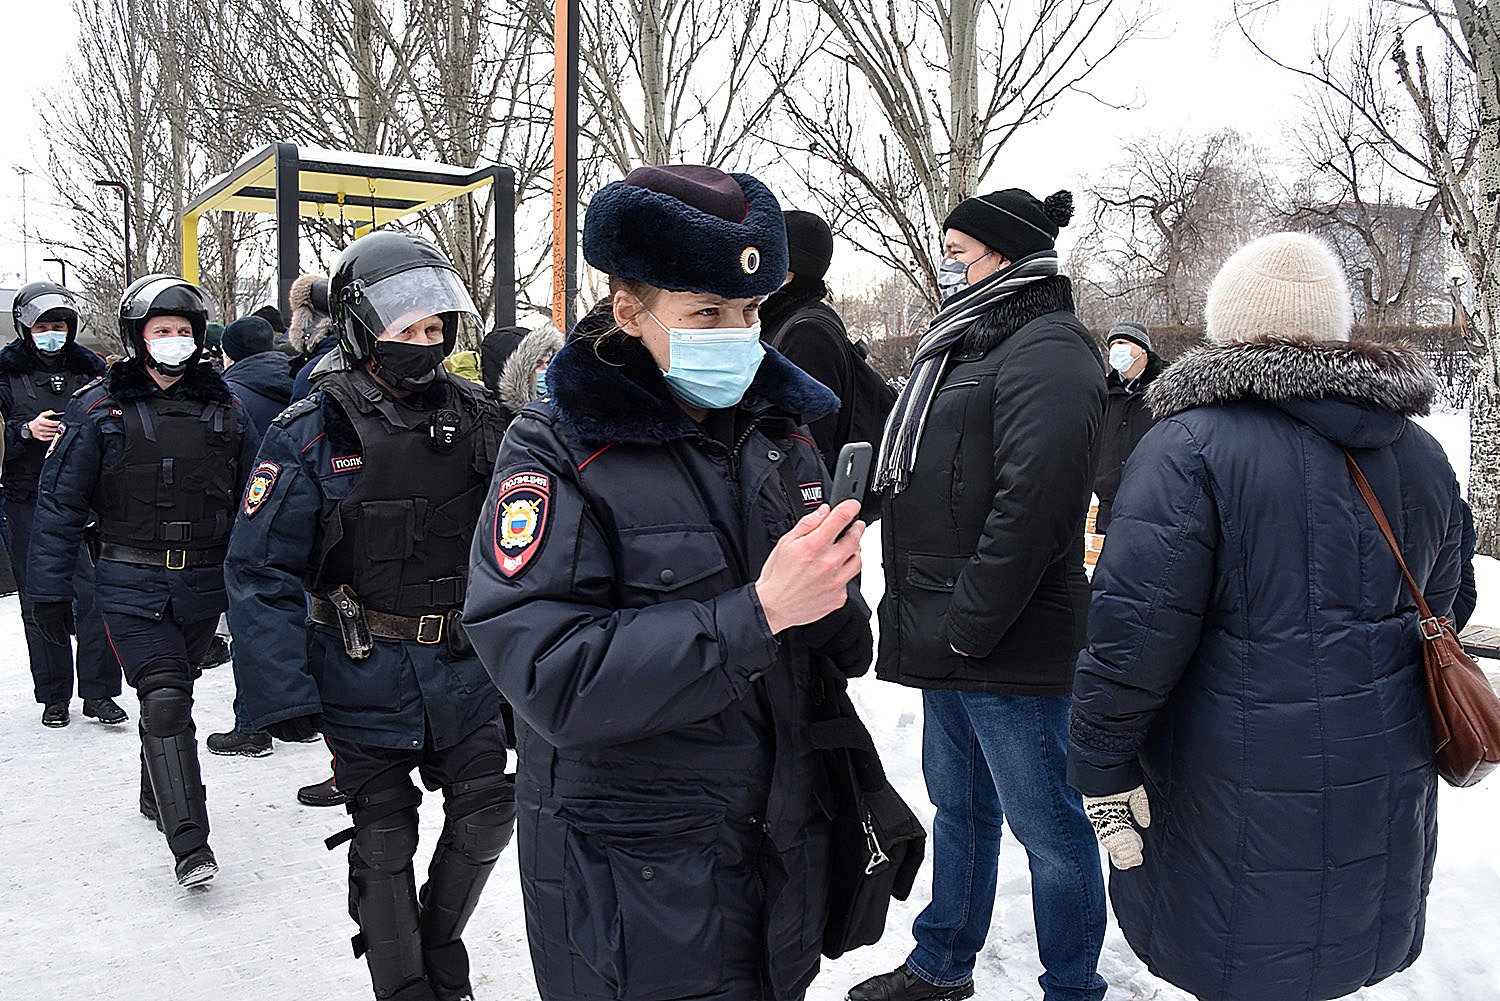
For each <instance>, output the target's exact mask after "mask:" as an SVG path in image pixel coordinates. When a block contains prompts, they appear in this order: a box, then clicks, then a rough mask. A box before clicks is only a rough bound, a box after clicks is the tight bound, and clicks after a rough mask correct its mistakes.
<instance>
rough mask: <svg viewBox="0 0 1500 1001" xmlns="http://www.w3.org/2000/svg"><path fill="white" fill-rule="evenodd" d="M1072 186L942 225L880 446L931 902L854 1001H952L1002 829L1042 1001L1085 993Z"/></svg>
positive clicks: (1100, 983) (1088, 955)
mask: <svg viewBox="0 0 1500 1001" xmlns="http://www.w3.org/2000/svg"><path fill="white" fill-rule="evenodd" d="M1071 216H1072V196H1071V195H1070V194H1069V193H1068V192H1058V193H1057V194H1055V195H1052V196H1051V197H1049V198H1048V199H1047V200H1046V201H1045V203H1044V202H1042V201H1038V200H1037V199H1036V198H1034V197H1033V196H1031V195H1030V194H1028V193H1027V192H1025V191H1020V190H1018V189H1010V190H1007V191H999V192H994V193H992V194H988V195H984V196H981V197H977V198H970V199H968V200H966V201H964V202H962V203H960V204H959V206H958V207H957V208H956V209H955V210H954V211H953V212H952V213H951V214H950V215H949V217H948V219H947V221H946V222H945V224H944V229H945V230H946V234H945V238H944V243H945V248H944V249H945V254H946V258H947V259H946V260H945V261H944V263H943V267H942V273H943V284H944V287H945V288H946V289H948V290H950V292H949V295H948V298H947V299H946V300H945V302H944V304H943V308H942V309H941V310H940V311H939V313H938V315H937V316H936V317H935V318H934V319H933V323H932V326H931V328H930V329H929V331H928V333H927V334H926V335H924V337H923V339H922V341H921V343H920V345H919V346H918V349H917V355H916V360H915V362H914V363H913V369H912V374H911V378H910V380H909V381H908V383H907V386H906V389H905V390H904V391H903V393H902V396H901V398H900V400H898V401H897V403H896V409H895V411H894V413H893V414H892V417H891V423H890V427H889V429H888V431H887V435H886V440H885V442H884V443H883V445H882V448H881V463H880V469H879V472H878V478H877V486H879V487H882V488H887V487H888V488H889V489H888V492H887V493H886V495H885V499H884V504H883V512H882V515H883V520H882V524H883V525H884V528H883V531H882V541H883V543H884V549H885V554H886V555H885V571H886V593H885V597H884V599H883V600H882V602H881V605H880V655H879V659H878V661H877V665H876V666H877V672H878V674H879V676H880V677H881V678H884V679H886V680H888V681H895V682H897V683H899V684H903V685H909V686H911V687H914V688H920V689H923V695H922V705H923V711H924V717H925V721H924V725H923V745H922V768H923V772H924V774H925V775H926V779H927V789H928V795H929V796H930V797H931V799H932V802H933V805H934V806H936V807H937V817H936V819H935V821H934V823H933V841H932V848H933V876H932V880H933V886H932V903H931V904H930V905H929V906H928V907H927V909H926V910H925V911H923V912H922V914H921V915H920V916H919V917H918V918H917V921H916V924H915V926H914V928H913V934H914V936H915V938H916V948H915V949H914V950H913V951H912V953H911V955H910V956H909V957H908V959H907V961H906V964H905V965H904V966H902V967H901V968H899V969H897V970H895V971H893V972H891V973H888V974H884V975H882V976H879V977H875V978H873V979H871V980H868V981H866V982H865V983H863V984H860V985H859V986H857V987H855V988H854V989H853V990H852V991H851V992H850V994H849V997H850V999H851V1001H960V999H962V998H968V997H972V996H973V995H974V990H975V987H974V981H973V971H974V960H975V956H976V955H977V954H978V952H979V950H980V948H981V947H982V946H983V945H984V941H985V937H986V935H987V934H988V932H989V927H990V916H991V913H992V910H993V906H994V901H995V889H996V882H997V875H998V872H997V870H998V862H999V854H1000V840H1001V826H1002V821H1003V822H1004V823H1007V824H1009V826H1010V829H1011V831H1012V833H1013V834H1014V835H1015V837H1016V839H1017V840H1018V841H1020V842H1021V844H1022V846H1024V847H1025V849H1026V853H1027V856H1028V858H1029V859H1030V864H1031V874H1032V875H1031V887H1032V897H1033V908H1034V913H1035V916H1036V931H1037V948H1038V951H1039V952H1040V954H1041V960H1042V965H1043V966H1044V967H1045V971H1046V972H1045V973H1044V974H1043V975H1042V978H1041V984H1042V987H1043V992H1044V997H1045V999H1046V1001H1063V999H1067V1001H1098V999H1100V998H1102V997H1103V996H1104V991H1105V983H1104V980H1103V979H1102V978H1101V977H1100V976H1099V974H1098V972H1097V971H1096V966H1097V962H1098V958H1099V950H1100V947H1101V945H1102V944H1103V941H1104V923H1105V920H1104V882H1103V878H1102V874H1101V872H1100V866H1099V857H1098V850H1097V848H1096V846H1095V845H1094V843H1093V832H1092V830H1091V828H1090V826H1089V822H1088V818H1087V817H1086V816H1085V815H1084V811H1083V804H1082V802H1081V800H1080V798H1079V796H1078V794H1077V793H1076V792H1074V791H1073V790H1072V789H1070V788H1068V785H1067V780H1066V776H1065V766H1066V755H1067V732H1068V708H1069V706H1068V693H1069V692H1070V691H1071V689H1072V680H1073V664H1074V660H1075V658H1076V657H1077V654H1078V650H1079V648H1080V647H1081V646H1082V645H1083V628H1084V617H1085V614H1086V612H1087V607H1088V581H1087V579H1086V577H1085V575H1084V570H1083V526H1084V519H1085V517H1086V515H1087V513H1088V504H1089V494H1090V487H1091V486H1092V484H1093V478H1094V466H1095V460H1096V457H1097V451H1096V450H1097V448H1098V444H1099V434H1100V422H1101V419H1102V416H1103V412H1104V399H1105V390H1104V373H1103V370H1102V367H1101V365H1100V360H1099V352H1098V348H1097V347H1096V345H1095V343H1094V340H1093V337H1092V335H1091V334H1089V332H1088V331H1087V330H1086V329H1085V328H1084V326H1083V325H1082V324H1081V323H1079V321H1078V318H1077V317H1076V316H1075V315H1074V314H1073V294H1072V285H1071V283H1070V282H1069V281H1068V279H1067V278H1065V277H1063V276H1062V275H1060V274H1059V273H1058V261H1057V253H1056V250H1055V240H1056V238H1057V234H1058V229H1059V227H1060V226H1063V225H1066V224H1067V222H1068V221H1069V220H1070V218H1071Z"/></svg>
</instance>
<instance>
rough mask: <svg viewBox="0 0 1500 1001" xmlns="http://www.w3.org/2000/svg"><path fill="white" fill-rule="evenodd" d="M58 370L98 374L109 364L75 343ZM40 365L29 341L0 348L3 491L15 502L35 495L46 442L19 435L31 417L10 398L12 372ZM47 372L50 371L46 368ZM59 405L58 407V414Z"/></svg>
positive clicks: (17, 342) (29, 499)
mask: <svg viewBox="0 0 1500 1001" xmlns="http://www.w3.org/2000/svg"><path fill="white" fill-rule="evenodd" d="M60 367H61V369H62V370H63V371H66V372H68V373H70V374H72V375H74V376H100V375H103V374H104V370H105V369H107V368H108V367H109V365H108V363H106V362H105V360H104V359H103V358H101V357H99V356H98V355H97V354H95V353H94V352H92V351H90V350H89V349H88V348H86V347H84V346H83V345H81V344H78V343H77V342H74V343H71V344H69V345H68V346H67V347H66V348H64V349H63V355H62V364H61V366H60ZM41 368H43V365H42V359H41V356H40V355H38V354H37V353H36V351H35V349H33V348H32V346H31V344H30V343H29V342H28V341H26V340H24V339H22V338H19V337H18V338H16V339H15V340H13V341H11V342H10V343H9V344H7V345H5V347H4V348H0V415H3V416H4V418H5V447H4V448H3V449H0V458H3V460H4V463H5V466H6V469H5V476H4V482H5V493H6V496H8V497H13V498H15V499H16V500H17V502H18V503H20V502H24V503H28V504H29V503H31V501H32V500H33V499H35V497H36V482H37V477H38V475H39V474H40V472H41V468H42V457H43V456H44V455H45V454H46V452H47V443H46V442H45V441H36V440H35V439H32V438H25V437H22V435H21V428H22V427H24V426H25V425H26V423H27V421H28V420H29V419H30V418H23V417H22V416H21V415H20V413H19V408H18V407H17V405H16V401H15V400H14V399H13V398H12V387H11V380H10V379H9V378H7V376H9V375H11V374H12V373H14V374H17V375H21V374H26V373H31V372H35V371H37V370H38V369H41ZM49 371H50V370H49ZM61 416H62V408H61V407H59V408H58V417H59V418H61Z"/></svg>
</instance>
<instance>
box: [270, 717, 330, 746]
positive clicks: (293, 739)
mask: <svg viewBox="0 0 1500 1001" xmlns="http://www.w3.org/2000/svg"><path fill="white" fill-rule="evenodd" d="M319 722H320V721H319V719H318V717H317V716H293V717H292V718H291V719H284V720H278V721H277V722H275V723H269V724H267V725H266V732H267V733H269V734H270V735H271V736H273V737H275V738H276V739H277V740H284V741H286V742H287V743H289V744H305V743H307V742H308V741H309V740H312V739H313V738H314V737H316V736H317V735H318V725H319Z"/></svg>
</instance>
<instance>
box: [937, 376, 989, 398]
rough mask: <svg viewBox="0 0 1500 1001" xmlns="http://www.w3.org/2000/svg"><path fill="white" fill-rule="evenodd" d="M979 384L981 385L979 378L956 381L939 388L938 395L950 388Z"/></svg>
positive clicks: (964, 387) (962, 387)
mask: <svg viewBox="0 0 1500 1001" xmlns="http://www.w3.org/2000/svg"><path fill="white" fill-rule="evenodd" d="M977 385H979V380H978V379H966V380H964V381H963V382H955V383H954V384H953V385H951V386H944V387H942V388H941V389H939V390H938V395H939V396H941V395H942V394H944V393H946V392H948V390H950V389H966V388H968V387H969V386H977Z"/></svg>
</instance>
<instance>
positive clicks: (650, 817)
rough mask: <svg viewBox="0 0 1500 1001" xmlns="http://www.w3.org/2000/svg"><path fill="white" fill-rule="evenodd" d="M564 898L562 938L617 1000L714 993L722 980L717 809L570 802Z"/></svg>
mask: <svg viewBox="0 0 1500 1001" xmlns="http://www.w3.org/2000/svg"><path fill="white" fill-rule="evenodd" d="M557 813H558V817H559V818H560V819H561V820H562V821H563V822H564V823H565V824H566V825H567V828H568V829H567V833H566V840H565V842H564V845H563V897H564V907H565V909H566V913H567V924H568V929H567V934H568V943H569V945H570V946H571V948H572V949H573V950H574V952H576V953H577V954H578V956H579V958H580V959H582V960H583V962H584V963H586V964H587V965H588V967H589V968H590V969H591V970H593V971H594V972H595V973H596V974H598V976H599V977H600V978H601V979H603V980H604V981H605V982H606V983H608V984H610V985H611V986H612V987H613V988H614V989H615V992H616V993H615V997H616V998H619V999H621V1001H671V999H673V998H683V997H697V996H699V995H706V994H712V993H714V992H715V991H716V990H717V989H718V988H719V987H720V986H721V985H722V982H723V979H724V964H723V959H722V948H721V945H722V941H723V937H724V917H723V913H722V911H721V909H720V906H719V888H718V881H717V876H718V873H717V869H718V863H719V856H720V846H719V838H720V834H721V831H722V829H723V826H724V811H723V809H721V808H719V807H715V806H710V805H701V804H683V805H681V806H674V805H670V804H642V803H617V802H604V801H597V800H581V801H580V800H575V801H571V802H568V803H565V804H563V805H562V806H561V807H559V809H558V812H557Z"/></svg>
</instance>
